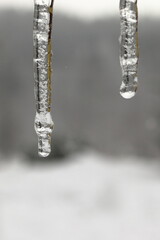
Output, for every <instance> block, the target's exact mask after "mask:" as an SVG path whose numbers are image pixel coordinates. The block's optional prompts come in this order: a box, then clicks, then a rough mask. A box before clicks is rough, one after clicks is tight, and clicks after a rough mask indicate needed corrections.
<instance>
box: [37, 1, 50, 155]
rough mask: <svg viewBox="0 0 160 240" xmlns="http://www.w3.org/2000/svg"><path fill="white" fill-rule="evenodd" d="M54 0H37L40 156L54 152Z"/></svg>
mask: <svg viewBox="0 0 160 240" xmlns="http://www.w3.org/2000/svg"><path fill="white" fill-rule="evenodd" d="M53 3H54V0H34V25H33V46H34V53H33V54H34V56H33V58H34V59H33V65H34V80H35V99H36V116H35V131H36V133H37V135H38V153H39V155H40V156H42V157H47V156H48V155H49V154H50V152H51V134H52V131H53V126H54V124H53V121H52V117H51V72H52V69H51V58H52V51H51V32H52V16H53Z"/></svg>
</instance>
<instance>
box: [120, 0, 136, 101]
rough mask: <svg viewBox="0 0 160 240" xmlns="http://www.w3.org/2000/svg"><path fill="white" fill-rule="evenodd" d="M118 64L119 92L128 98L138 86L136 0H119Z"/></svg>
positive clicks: (134, 92)
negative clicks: (120, 79)
mask: <svg viewBox="0 0 160 240" xmlns="http://www.w3.org/2000/svg"><path fill="white" fill-rule="evenodd" d="M120 20H121V35H120V64H121V68H122V84H121V87H120V94H121V96H122V97H124V98H126V99H129V98H132V97H134V96H135V94H136V91H137V86H138V77H137V70H138V58H139V49H138V10H137V0H120Z"/></svg>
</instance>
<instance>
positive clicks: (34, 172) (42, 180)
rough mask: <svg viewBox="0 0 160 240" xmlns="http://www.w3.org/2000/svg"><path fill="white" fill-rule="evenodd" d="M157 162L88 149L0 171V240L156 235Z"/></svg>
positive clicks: (159, 221) (159, 201)
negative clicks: (62, 159) (68, 156)
mask: <svg viewBox="0 0 160 240" xmlns="http://www.w3.org/2000/svg"><path fill="white" fill-rule="evenodd" d="M159 225H160V174H159V164H158V163H156V162H153V161H150V162H147V163H146V162H145V161H143V160H135V159H131V158H130V159H121V160H118V161H117V160H115V159H112V158H110V157H108V158H106V157H105V156H102V155H100V154H98V153H96V152H94V151H88V152H85V153H82V154H79V155H75V156H72V157H71V159H70V161H67V162H65V163H63V164H53V165H47V166H45V165H43V166H37V167H30V166H27V165H24V164H22V162H16V161H15V162H12V163H11V164H8V165H6V166H5V167H4V166H3V167H1V170H0V240H53V239H54V240H153V239H154V240H159V239H160V230H159Z"/></svg>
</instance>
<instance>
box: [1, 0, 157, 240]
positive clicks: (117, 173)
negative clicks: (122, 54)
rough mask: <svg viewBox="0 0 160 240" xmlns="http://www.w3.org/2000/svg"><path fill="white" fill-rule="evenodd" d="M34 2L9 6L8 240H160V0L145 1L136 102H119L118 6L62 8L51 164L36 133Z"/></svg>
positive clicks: (4, 19)
mask: <svg viewBox="0 0 160 240" xmlns="http://www.w3.org/2000/svg"><path fill="white" fill-rule="evenodd" d="M33 4H34V2H33V1H32V0H27V1H20V0H8V1H6V0H1V2H0V82H1V88H0V239H1V240H22V239H23V240H28V239H30V240H44V239H47V240H51V239H53V238H54V239H55V240H73V239H74V240H99V239H101V240H105V239H108V240H121V239H123V240H132V239H134V240H135V239H136V240H153V239H154V240H159V238H160V233H159V225H160V205H159V202H160V164H159V163H160V81H159V78H160V77H159V75H160V67H159V58H160V51H159V41H160V18H159V8H160V2H159V0H154V1H153V3H152V4H151V3H150V1H139V41H140V62H139V89H138V92H137V95H136V97H135V98H134V99H131V100H124V99H122V98H121V96H120V94H119V86H120V84H121V69H120V65H119V43H118V37H119V33H120V23H119V1H118V0H115V1H106V0H99V1H96V0H92V1H91V0H87V1H86V0H81V1H75V0H68V1H67V2H66V1H65V0H59V1H55V4H54V6H55V7H54V9H55V11H54V24H53V53H54V54H53V76H52V78H53V95H52V97H53V101H52V116H53V120H54V123H55V130H54V133H53V140H52V145H53V146H52V154H51V156H50V157H49V158H47V159H42V158H40V157H38V154H37V136H36V134H35V131H34V127H33V123H34V116H35V101H34V89H33V86H34V80H33V63H32V56H33V55H32V52H33V51H32V50H33V46H32V45H33V44H32V31H33V30H32V28H33Z"/></svg>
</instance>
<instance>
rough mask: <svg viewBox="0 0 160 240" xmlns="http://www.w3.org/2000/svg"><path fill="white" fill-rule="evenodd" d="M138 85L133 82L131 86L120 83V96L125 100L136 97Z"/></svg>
mask: <svg viewBox="0 0 160 240" xmlns="http://www.w3.org/2000/svg"><path fill="white" fill-rule="evenodd" d="M137 87H138V84H137V82H134V83H133V84H126V85H125V84H124V83H122V85H121V87H120V95H121V96H122V97H123V98H125V99H130V98H133V97H134V96H135V95H136V92H137Z"/></svg>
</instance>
